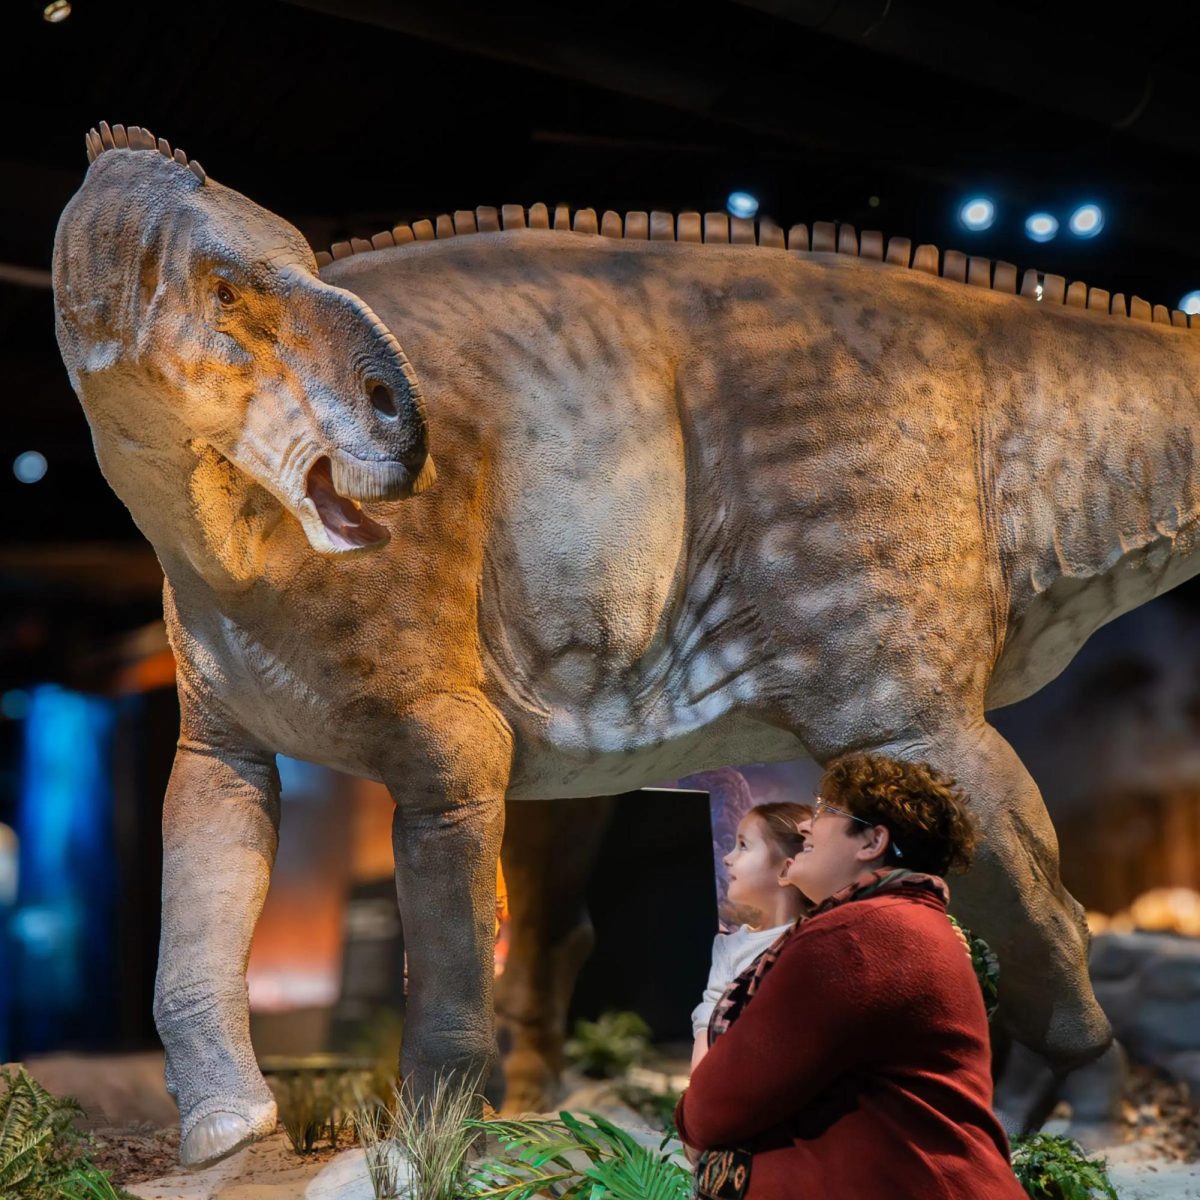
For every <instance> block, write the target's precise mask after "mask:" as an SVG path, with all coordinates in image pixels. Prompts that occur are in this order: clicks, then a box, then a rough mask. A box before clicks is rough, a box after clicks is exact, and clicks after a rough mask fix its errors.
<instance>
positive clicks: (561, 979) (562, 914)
mask: <svg viewBox="0 0 1200 1200" xmlns="http://www.w3.org/2000/svg"><path fill="white" fill-rule="evenodd" d="M614 805H615V801H614V799H613V798H612V797H611V796H602V797H596V798H590V799H587V800H517V801H514V802H512V803H511V804H509V805H508V821H507V824H506V827H505V830H504V877H505V880H506V882H507V884H508V900H509V912H510V928H511V930H512V934H511V940H510V943H509V951H508V962H507V964H506V965H505V968H504V974H503V975H502V976H501V977H500V979H499V980H497V983H496V1016H497V1018H498V1019H499V1021H500V1025H501V1028H502V1030H504V1031H506V1032H507V1033H508V1035H509V1037H510V1040H511V1047H510V1049H509V1050H508V1053H507V1056H506V1058H505V1061H504V1078H505V1094H504V1111H505V1112H506V1113H518V1112H531V1111H532V1112H543V1111H545V1110H546V1109H548V1108H550V1107H551V1106H552V1105H553V1104H554V1103H556V1101H557V1096H556V1095H555V1092H556V1090H557V1086H558V1082H559V1076H560V1073H561V1071H562V1066H563V1041H564V1038H565V1036H566V1026H567V1009H568V1007H569V1006H570V1003H571V993H572V991H573V990H574V988H575V979H576V977H577V976H578V974H579V969H580V967H582V966H583V963H584V961H585V960H586V959H587V956H588V954H589V953H590V951H591V948H592V942H593V940H594V939H593V934H592V923H591V920H590V918H589V917H588V913H587V908H586V907H585V903H584V892H585V890H586V888H587V883H588V879H589V877H590V875H591V872H592V864H593V863H594V862H595V858H596V852H597V850H598V849H599V846H600V840H601V838H602V837H603V834H604V830H605V829H606V828H607V826H608V822H609V819H610V818H611V816H612V811H613V807H614Z"/></svg>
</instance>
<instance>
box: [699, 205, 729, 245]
mask: <svg viewBox="0 0 1200 1200" xmlns="http://www.w3.org/2000/svg"><path fill="white" fill-rule="evenodd" d="M704 240H705V242H715V243H717V244H720V243H726V244H727V243H728V242H729V218H728V217H727V216H726V215H725V214H724V213H723V212H709V213H705V214H704Z"/></svg>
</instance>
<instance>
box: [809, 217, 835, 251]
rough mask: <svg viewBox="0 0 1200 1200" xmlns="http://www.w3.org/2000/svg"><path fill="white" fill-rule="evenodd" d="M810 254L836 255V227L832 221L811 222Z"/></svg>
mask: <svg viewBox="0 0 1200 1200" xmlns="http://www.w3.org/2000/svg"><path fill="white" fill-rule="evenodd" d="M812 252H813V253H814V254H835V253H837V226H836V225H835V224H834V223H833V222H832V221H814V222H813V227H812Z"/></svg>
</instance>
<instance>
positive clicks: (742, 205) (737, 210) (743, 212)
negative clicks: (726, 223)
mask: <svg viewBox="0 0 1200 1200" xmlns="http://www.w3.org/2000/svg"><path fill="white" fill-rule="evenodd" d="M725 207H726V208H728V209H729V211H730V213H732V214H733V216H735V217H752V216H754V214H755V213H756V212H758V201H757V200H756V199H755V198H754V197H753V196H752V195H750V193H749V192H730V193H729V199H728V200H726V201H725Z"/></svg>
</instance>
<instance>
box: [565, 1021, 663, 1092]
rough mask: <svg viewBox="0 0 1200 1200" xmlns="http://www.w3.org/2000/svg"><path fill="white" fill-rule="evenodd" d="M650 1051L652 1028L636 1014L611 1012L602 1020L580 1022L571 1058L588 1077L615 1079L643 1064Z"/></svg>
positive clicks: (570, 1048) (572, 1041)
mask: <svg viewBox="0 0 1200 1200" xmlns="http://www.w3.org/2000/svg"><path fill="white" fill-rule="evenodd" d="M649 1049H650V1026H649V1025H647V1024H646V1022H645V1021H643V1020H642V1018H641V1017H639V1016H638V1015H637V1013H633V1012H607V1013H604V1014H603V1015H602V1016H601V1017H600V1019H599V1020H598V1021H577V1022H576V1024H575V1036H574V1037H573V1038H571V1039H570V1041H568V1042H567V1044H566V1054H567V1058H568V1059H569V1060H570V1061H571V1062H572V1063H573V1064H574V1065H575V1066H576V1067H577V1068H578V1069H579V1070H580V1071H582V1072H583V1074H584V1075H588V1076H591V1077H592V1078H593V1079H612V1078H614V1077H616V1076H618V1075H623V1074H624V1073H625V1072H626V1071H628V1070H629V1068H630V1067H632V1066H634V1065H636V1064H637V1063H640V1062H641V1061H642V1060H643V1059H644V1058H645V1057H646V1053H647V1051H648V1050H649Z"/></svg>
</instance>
